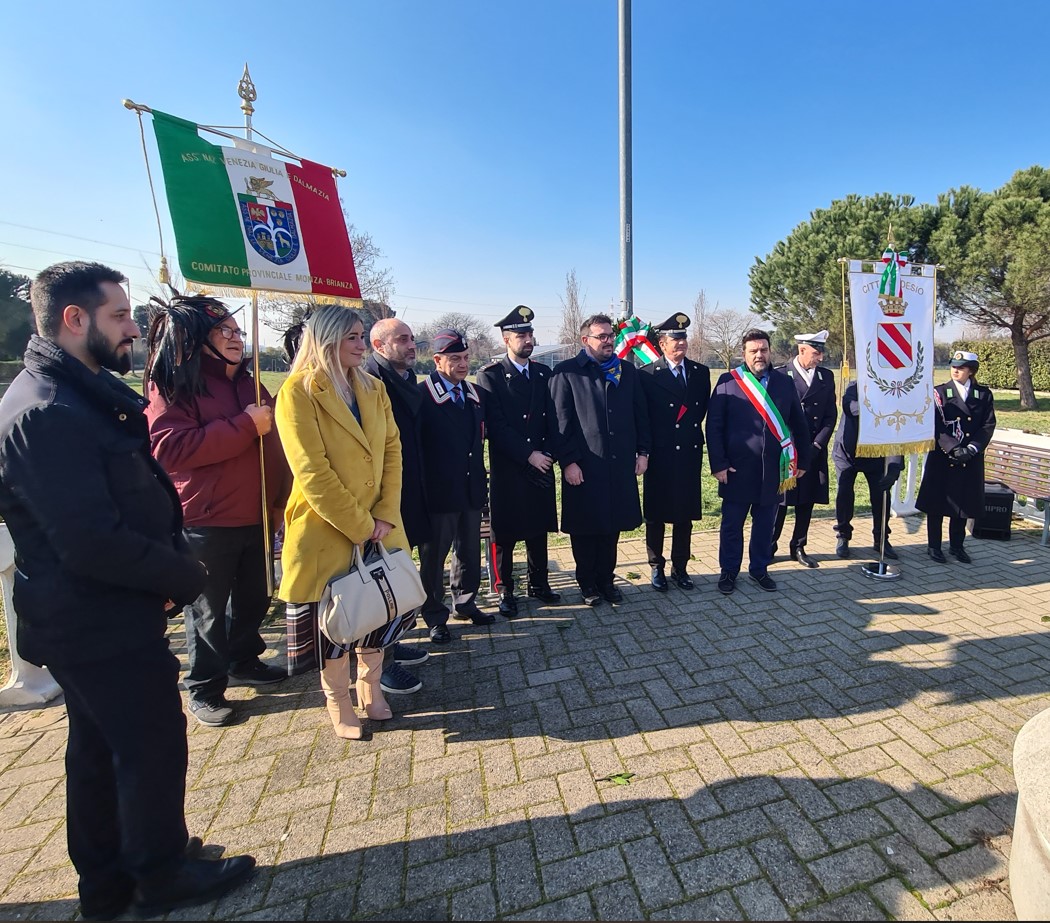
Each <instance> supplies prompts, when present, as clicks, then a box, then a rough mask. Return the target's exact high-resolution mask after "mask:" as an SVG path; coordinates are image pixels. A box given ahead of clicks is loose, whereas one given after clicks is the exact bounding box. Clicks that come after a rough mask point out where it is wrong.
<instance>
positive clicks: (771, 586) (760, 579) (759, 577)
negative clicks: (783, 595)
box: [748, 573, 777, 593]
mask: <svg viewBox="0 0 1050 923" xmlns="http://www.w3.org/2000/svg"><path fill="white" fill-rule="evenodd" d="M748 576H749V577H750V578H751V579H752V580H754V581H755V583H757V584H758V585H759V586H760V587H762V589H763V590H765V591H766V592H767V593H773V592H775V591H776V588H777V582H776V581H775V580H774V579H773V578H772V577H770V576H769V574H752V573H748Z"/></svg>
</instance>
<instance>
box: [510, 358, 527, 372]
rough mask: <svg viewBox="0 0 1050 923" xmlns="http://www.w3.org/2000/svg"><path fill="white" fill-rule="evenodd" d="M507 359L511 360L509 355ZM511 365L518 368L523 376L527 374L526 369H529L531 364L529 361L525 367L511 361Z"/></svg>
mask: <svg viewBox="0 0 1050 923" xmlns="http://www.w3.org/2000/svg"><path fill="white" fill-rule="evenodd" d="M507 358H508V359H510V356H509V355H508V356H507ZM510 364H511V365H513V366H514V368H516V369H517V370H518V371H519V372H521V374H522V375H524V374H525V369H527V368H528V367H529V363H528V362H527V361H526V363H525V364H524V365H518V363H517V362H515V361H514V360H513V359H510Z"/></svg>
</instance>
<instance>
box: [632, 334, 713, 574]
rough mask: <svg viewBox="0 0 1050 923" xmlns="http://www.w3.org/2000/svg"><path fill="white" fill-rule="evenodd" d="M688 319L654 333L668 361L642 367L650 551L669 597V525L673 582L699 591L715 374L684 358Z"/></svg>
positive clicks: (654, 569)
mask: <svg viewBox="0 0 1050 923" xmlns="http://www.w3.org/2000/svg"><path fill="white" fill-rule="evenodd" d="M689 323H690V321H689V317H688V315H686V314H673V315H671V316H670V317H669V318H667V320H665V321H663V322H662V323H660V324H657V325H656V326H655V327H654V328H653V330H654V331H655V332H656V333H657V335H658V337H659V346H660V351H661V352H662V353H663V356H661V358H659V359H658V360H657V361H656V362H652V363H650V364H649V365H647V366H644V367H643V368H642V373H643V374H642V386H643V390H644V391H645V397H646V402H647V405H648V410H649V429H650V432H651V433H652V442H653V444H652V451H651V452H650V454H649V467H648V468H647V469H646V472H645V479H644V484H645V495H644V497H643V501H642V514H643V516H644V517H645V550H646V554H647V555H648V558H649V566H650V567H651V568H652V580H651V582H652V586H653V589H654V590H656V591H657V592H659V593H666V592H667V575H666V574H665V573H664V565H665V563H666V560H665V558H664V553H663V546H664V531H665V528H664V527H665V524H666V523H672V527H671V580H672V581H673V582H674V584H675V586H677V587H679V588H680V589H683V590H691V589H693V587H694V584H693V581H692V579H691V578H690V577H689V574H688V573H687V572H686V566H687V564H688V561H689V557H690V554H691V550H692V549H691V546H692V538H693V521H694V520H697V519H699V518H700V517H701V516H702V515H703V503H702V498H701V495H700V478H701V475H702V474H703V471H702V469H703V464H704V430H703V426H702V424H703V422H704V417H705V416H706V415H707V403H708V400H709V399H710V397H711V372H710V371H709V370H708V368H707V366H706V365H701V364H700V363H699V362H694V361H693V360H692V359H689V358H687V357H686V355H685V351H686V346H687V344H688V336H689V334H688V331H687V328H688V327H689Z"/></svg>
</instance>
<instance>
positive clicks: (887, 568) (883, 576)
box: [860, 561, 901, 580]
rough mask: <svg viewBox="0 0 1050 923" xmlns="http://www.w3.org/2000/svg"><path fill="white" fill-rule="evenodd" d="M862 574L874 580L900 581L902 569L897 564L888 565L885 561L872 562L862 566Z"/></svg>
mask: <svg viewBox="0 0 1050 923" xmlns="http://www.w3.org/2000/svg"><path fill="white" fill-rule="evenodd" d="M860 570H861V573H862V574H864V576H865V577H871V578H872V579H873V580H900V578H901V569H900V567H898V566H897V565H896V564H887V563H886V562H885V561H872V562H871V563H869V564H862V565H861V566H860Z"/></svg>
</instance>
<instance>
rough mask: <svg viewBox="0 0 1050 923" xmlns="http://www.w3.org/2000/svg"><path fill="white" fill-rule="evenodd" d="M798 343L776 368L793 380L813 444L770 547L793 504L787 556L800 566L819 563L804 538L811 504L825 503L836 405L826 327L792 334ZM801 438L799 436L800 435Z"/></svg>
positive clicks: (786, 497) (781, 512) (787, 495)
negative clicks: (826, 362) (826, 364)
mask: <svg viewBox="0 0 1050 923" xmlns="http://www.w3.org/2000/svg"><path fill="white" fill-rule="evenodd" d="M795 340H796V342H797V344H798V355H797V356H796V357H795V358H794V359H792V360H791V362H789V363H788V364H787V365H784V366H781V367H780V368H779V369H778V371H781V372H783V373H784V374H785V375H787V376H788V378H790V379H791V380H792V381H793V382H794V383H795V390H796V391H797V392H798V398H799V401H801V403H802V412H803V413H804V414H805V415H806V426H807V427H808V430H809V440H810V443H811V444H812V447H813V456H812V459H811V460H810V464H809V468H808V469H807V470H806V476H805V477H804V478H803V479H802V480H801V481H799V482H798V484H797V485H796V486H795V487H792V488H791V490H789V491H787V492H786V493H785V494H784V497H783V499H782V500H781V501H780V507H779V509H778V510H777V519H776V523H775V524H774V526H773V549H772V552H771V554H770V557H771V558H772V556H773V555H775V554H776V553H777V542H778V541H780V533H781V532H782V531H783V529H784V520H785V519H786V518H787V511H788V507H789V506H793V507H794V508H795V528H794V529H793V531H792V533H791V544H790V545H789V548H790V551H791V557H792V558H793V559H794V560H795V561H798V563H799V564H801V565H802V566H803V567H819V566H820V565H819V564H818V563H817V562H816V561H814V560H813V558H811V557H810V556H809V555H808V554H806V540H807V539H808V537H809V524H810V521H811V520H812V519H813V507H814V506H815V505H816V504H818V503H828V502H829V499H830V498H829V494H828V446H829V445H830V444H831V440H832V437H833V436H834V434H835V420H836V419H837V418H838V408H837V406H836V404H835V376H834V375H833V374H832V373H831V372H829V371H828V370H827V369H822V368H821V367H820V363H821V362H823V361H824V346H825V344H826V343H827V340H828V331H827V330H821V331H820V332H819V333H802V334H798V335H797V336H796V337H795ZM800 438H801V436H800Z"/></svg>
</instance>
